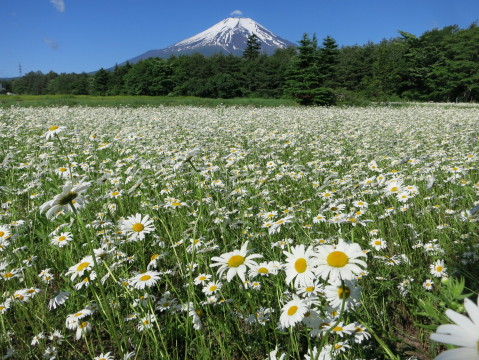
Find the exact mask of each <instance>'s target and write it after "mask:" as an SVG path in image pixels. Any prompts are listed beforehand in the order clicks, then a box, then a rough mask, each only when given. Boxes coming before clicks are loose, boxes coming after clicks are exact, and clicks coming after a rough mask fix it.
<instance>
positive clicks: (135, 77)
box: [125, 58, 173, 96]
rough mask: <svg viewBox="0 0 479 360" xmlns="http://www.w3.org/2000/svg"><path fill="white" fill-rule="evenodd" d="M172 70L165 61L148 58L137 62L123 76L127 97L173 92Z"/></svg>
mask: <svg viewBox="0 0 479 360" xmlns="http://www.w3.org/2000/svg"><path fill="white" fill-rule="evenodd" d="M172 75H173V70H172V69H171V66H170V65H169V64H168V63H167V61H166V60H163V59H159V58H149V59H146V60H142V61H139V62H138V63H136V64H135V65H133V66H132V68H131V69H130V71H128V73H127V74H126V75H125V87H126V90H127V93H128V94H129V95H150V96H159V95H168V94H169V93H170V91H172V90H173V82H172V80H171V76H172Z"/></svg>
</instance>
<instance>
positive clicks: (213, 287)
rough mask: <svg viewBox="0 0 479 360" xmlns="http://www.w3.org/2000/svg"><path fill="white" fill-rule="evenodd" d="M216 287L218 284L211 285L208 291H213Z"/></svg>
mask: <svg viewBox="0 0 479 360" xmlns="http://www.w3.org/2000/svg"><path fill="white" fill-rule="evenodd" d="M216 289H218V286H216V285H213V286H211V287H210V291H215V290H216Z"/></svg>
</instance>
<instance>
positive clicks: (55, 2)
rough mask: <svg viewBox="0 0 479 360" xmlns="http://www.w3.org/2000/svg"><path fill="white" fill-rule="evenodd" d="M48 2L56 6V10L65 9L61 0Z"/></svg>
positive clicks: (61, 10) (62, 10)
mask: <svg viewBox="0 0 479 360" xmlns="http://www.w3.org/2000/svg"><path fill="white" fill-rule="evenodd" d="M50 2H51V3H52V4H53V6H55V7H56V8H57V10H58V11H60V12H64V11H65V2H64V1H63V0H50Z"/></svg>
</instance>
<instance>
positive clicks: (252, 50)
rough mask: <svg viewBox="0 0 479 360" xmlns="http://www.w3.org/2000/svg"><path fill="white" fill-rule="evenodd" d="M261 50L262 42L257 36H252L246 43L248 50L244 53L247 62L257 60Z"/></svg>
mask: <svg viewBox="0 0 479 360" xmlns="http://www.w3.org/2000/svg"><path fill="white" fill-rule="evenodd" d="M260 50H261V42H260V40H259V38H258V36H257V35H256V34H251V35H250V36H249V37H248V40H247V42H246V49H245V50H244V51H243V57H244V58H245V59H246V60H252V59H256V58H257V57H258V56H259V51H260Z"/></svg>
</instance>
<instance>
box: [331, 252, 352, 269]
mask: <svg viewBox="0 0 479 360" xmlns="http://www.w3.org/2000/svg"><path fill="white" fill-rule="evenodd" d="M348 260H349V258H348V255H346V254H345V253H344V252H342V251H338V250H336V251H333V252H332V253H330V254H329V255H328V257H327V258H326V262H327V263H328V265H329V266H332V267H336V268H340V267H343V266H345V265H346V264H347V263H348Z"/></svg>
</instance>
